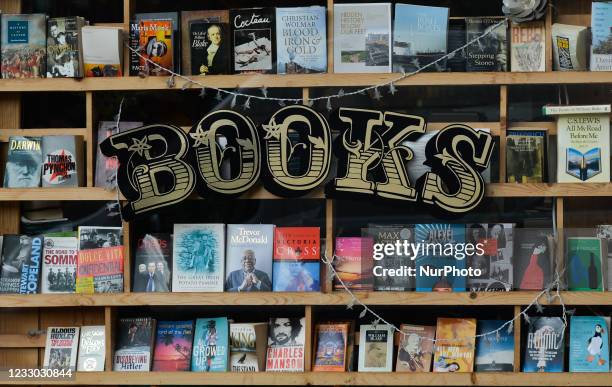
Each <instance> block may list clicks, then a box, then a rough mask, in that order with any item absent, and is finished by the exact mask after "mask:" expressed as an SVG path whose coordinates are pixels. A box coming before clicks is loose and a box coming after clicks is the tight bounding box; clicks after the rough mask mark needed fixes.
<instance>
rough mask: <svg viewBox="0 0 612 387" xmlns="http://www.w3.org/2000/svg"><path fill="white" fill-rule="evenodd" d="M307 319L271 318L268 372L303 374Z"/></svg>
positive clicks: (267, 358)
mask: <svg viewBox="0 0 612 387" xmlns="http://www.w3.org/2000/svg"><path fill="white" fill-rule="evenodd" d="M305 344H306V318H304V317H302V318H299V317H289V318H279V317H272V318H270V323H269V324H268V351H267V353H266V371H279V372H288V371H294V372H303V371H304V346H305Z"/></svg>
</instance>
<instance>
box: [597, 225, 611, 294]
mask: <svg viewBox="0 0 612 387" xmlns="http://www.w3.org/2000/svg"><path fill="white" fill-rule="evenodd" d="M596 236H597V237H598V238H600V239H601V240H602V241H603V242H604V243H605V247H606V249H605V251H606V254H607V255H606V264H605V267H606V269H607V270H605V271H606V272H607V276H606V284H605V285H604V286H605V288H606V289H607V290H610V289H612V225H609V224H600V225H598V226H597V234H596Z"/></svg>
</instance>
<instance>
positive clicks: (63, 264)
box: [40, 236, 79, 293]
mask: <svg viewBox="0 0 612 387" xmlns="http://www.w3.org/2000/svg"><path fill="white" fill-rule="evenodd" d="M78 250H79V241H78V239H77V238H76V237H54V236H45V241H44V248H43V261H42V272H41V275H40V277H41V282H42V287H41V293H74V292H75V291H76V273H77V272H76V269H77V254H78Z"/></svg>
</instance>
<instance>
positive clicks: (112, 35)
mask: <svg viewBox="0 0 612 387" xmlns="http://www.w3.org/2000/svg"><path fill="white" fill-rule="evenodd" d="M122 31H123V30H122V29H121V28H120V27H106V26H84V27H83V28H82V29H81V33H82V34H83V38H82V39H83V69H84V72H85V76H86V77H121V76H123V32H122Z"/></svg>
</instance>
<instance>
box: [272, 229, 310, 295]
mask: <svg viewBox="0 0 612 387" xmlns="http://www.w3.org/2000/svg"><path fill="white" fill-rule="evenodd" d="M320 235H321V230H320V229H319V227H276V228H275V230H274V257H273V264H272V290H273V291H275V292H318V291H319V290H320V288H321V286H320V280H319V278H320V277H319V271H320V264H319V262H320V261H319V260H320V257H321V238H320Z"/></svg>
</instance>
